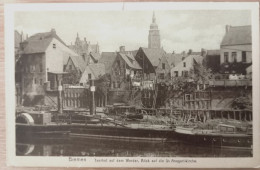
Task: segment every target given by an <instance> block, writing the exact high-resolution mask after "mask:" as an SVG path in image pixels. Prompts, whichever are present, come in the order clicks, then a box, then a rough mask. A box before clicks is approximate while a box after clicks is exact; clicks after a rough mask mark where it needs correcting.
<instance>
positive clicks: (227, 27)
mask: <svg viewBox="0 0 260 170" xmlns="http://www.w3.org/2000/svg"><path fill="white" fill-rule="evenodd" d="M230 27H231V26H230V25H226V33H227V32H228V31H229V29H230Z"/></svg>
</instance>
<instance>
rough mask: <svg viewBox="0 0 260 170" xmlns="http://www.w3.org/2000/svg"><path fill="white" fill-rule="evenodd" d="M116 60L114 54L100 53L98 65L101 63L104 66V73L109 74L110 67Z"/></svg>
mask: <svg viewBox="0 0 260 170" xmlns="http://www.w3.org/2000/svg"><path fill="white" fill-rule="evenodd" d="M115 59H116V52H102V54H101V58H100V59H99V60H98V63H103V64H104V65H105V71H106V73H110V71H111V67H112V65H113V63H114V61H115Z"/></svg>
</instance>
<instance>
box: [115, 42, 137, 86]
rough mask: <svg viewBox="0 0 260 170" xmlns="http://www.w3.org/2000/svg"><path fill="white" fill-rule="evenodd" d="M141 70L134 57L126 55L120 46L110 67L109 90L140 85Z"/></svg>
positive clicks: (129, 54) (123, 48)
mask: <svg viewBox="0 0 260 170" xmlns="http://www.w3.org/2000/svg"><path fill="white" fill-rule="evenodd" d="M141 70H142V69H141V67H140V65H139V64H138V62H137V61H136V60H135V58H134V56H133V55H132V54H131V53H126V52H125V47H124V46H121V47H120V52H118V53H117V55H116V58H115V60H114V62H113V64H112V67H111V89H121V90H124V89H130V88H131V87H132V86H133V85H137V84H138V83H139V84H140V82H141V78H142V72H141Z"/></svg>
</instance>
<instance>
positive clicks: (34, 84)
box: [20, 29, 77, 105]
mask: <svg viewBox="0 0 260 170" xmlns="http://www.w3.org/2000/svg"><path fill="white" fill-rule="evenodd" d="M20 48H21V52H20V55H21V57H20V62H21V64H22V78H21V79H22V81H21V91H22V96H23V104H24V105H26V104H31V105H33V104H44V95H45V92H46V90H51V89H52V90H55V89H57V79H56V76H55V74H62V73H63V69H64V65H63V63H64V60H66V59H67V56H69V55H77V54H75V53H74V52H72V51H71V50H70V49H68V47H67V46H66V44H65V43H64V42H63V41H62V40H61V39H60V38H59V37H58V36H57V34H56V31H55V30H54V29H52V30H51V31H50V32H45V33H37V34H35V35H33V36H31V37H29V38H28V39H27V40H26V41H23V42H22V43H21V44H20Z"/></svg>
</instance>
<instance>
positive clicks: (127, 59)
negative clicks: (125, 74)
mask: <svg viewBox="0 0 260 170" xmlns="http://www.w3.org/2000/svg"><path fill="white" fill-rule="evenodd" d="M118 54H119V55H120V56H121V57H122V58H123V60H124V61H125V62H126V64H127V65H128V66H129V67H130V68H132V69H142V68H141V67H140V65H139V64H138V63H137V61H136V60H135V59H134V58H133V56H132V55H129V54H124V53H118ZM131 60H132V61H131Z"/></svg>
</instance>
